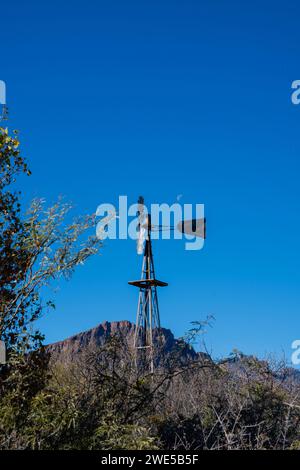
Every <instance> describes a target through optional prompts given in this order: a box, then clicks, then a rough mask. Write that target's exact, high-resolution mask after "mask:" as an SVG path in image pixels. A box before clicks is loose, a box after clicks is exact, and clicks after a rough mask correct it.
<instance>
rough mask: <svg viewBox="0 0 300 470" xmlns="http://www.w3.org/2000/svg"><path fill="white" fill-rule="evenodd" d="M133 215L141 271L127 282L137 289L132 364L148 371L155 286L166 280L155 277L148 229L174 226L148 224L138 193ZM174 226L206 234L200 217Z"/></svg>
mask: <svg viewBox="0 0 300 470" xmlns="http://www.w3.org/2000/svg"><path fill="white" fill-rule="evenodd" d="M137 216H138V227H137V230H138V238H137V253H138V254H139V255H143V263H142V274H141V278H140V279H139V280H137V281H130V282H129V283H128V284H130V285H132V286H135V287H137V288H138V289H139V298H138V306H137V313H136V326H135V334H134V349H135V357H136V365H137V366H139V365H141V366H142V367H143V368H145V367H148V366H149V368H150V372H151V373H153V372H154V365H155V348H156V346H157V339H158V340H159V338H160V335H159V333H160V314H159V305H158V295H157V288H158V287H166V286H168V284H167V283H166V282H163V281H159V280H158V279H157V278H156V276H155V269H154V260H153V252H152V241H151V232H152V231H163V230H175V227H174V226H168V227H166V226H162V225H155V226H154V225H152V224H151V215H150V214H147V213H145V210H144V198H143V197H142V196H140V198H139V200H138V212H137ZM176 228H177V230H179V231H180V232H181V233H186V234H193V235H195V236H199V237H202V238H205V237H206V221H205V219H204V218H202V219H192V220H187V221H180V222H179V223H178V224H177V226H176ZM154 336H155V337H154ZM158 342H159V341H158Z"/></svg>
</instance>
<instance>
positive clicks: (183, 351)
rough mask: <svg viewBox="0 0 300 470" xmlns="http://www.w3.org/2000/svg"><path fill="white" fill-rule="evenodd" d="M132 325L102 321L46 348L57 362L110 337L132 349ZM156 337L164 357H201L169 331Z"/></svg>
mask: <svg viewBox="0 0 300 470" xmlns="http://www.w3.org/2000/svg"><path fill="white" fill-rule="evenodd" d="M134 329H135V325H134V323H131V322H129V321H127V320H124V321H114V322H108V321H104V322H103V323H101V324H100V325H98V326H96V327H95V328H92V329H90V330H87V331H84V332H81V333H77V334H76V335H74V336H71V337H70V338H67V339H65V340H63V341H59V342H57V343H53V344H50V345H48V346H47V350H48V351H49V352H50V354H51V356H52V357H53V358H54V359H55V360H57V361H63V362H65V361H68V360H70V361H72V360H73V359H74V358H75V357H76V355H77V354H79V353H80V352H82V351H84V350H86V349H87V348H89V347H101V346H103V345H104V344H105V342H106V341H107V340H108V339H109V338H111V337H112V336H118V337H121V338H123V340H124V339H125V341H126V343H127V344H128V348H132V346H133V339H134ZM158 335H159V337H160V341H161V344H162V350H163V353H164V354H166V355H171V354H176V356H177V357H179V360H180V362H186V361H189V360H195V359H197V358H200V357H203V353H197V352H196V351H195V350H194V349H193V348H192V347H191V346H190V345H188V344H187V343H185V342H184V340H182V339H176V338H175V337H174V335H173V333H172V332H171V330H169V329H166V328H161V329H160V330H159V334H158V331H155V332H154V342H156V341H157V338H158Z"/></svg>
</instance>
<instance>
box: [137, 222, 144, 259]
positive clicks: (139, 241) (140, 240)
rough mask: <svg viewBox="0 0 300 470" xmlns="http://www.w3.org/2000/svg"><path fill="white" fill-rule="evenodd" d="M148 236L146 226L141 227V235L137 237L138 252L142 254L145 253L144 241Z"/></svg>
mask: <svg viewBox="0 0 300 470" xmlns="http://www.w3.org/2000/svg"><path fill="white" fill-rule="evenodd" d="M145 238H146V229H145V228H144V227H141V228H140V231H139V237H138V239H137V254H138V255H142V254H143V253H144V243H145Z"/></svg>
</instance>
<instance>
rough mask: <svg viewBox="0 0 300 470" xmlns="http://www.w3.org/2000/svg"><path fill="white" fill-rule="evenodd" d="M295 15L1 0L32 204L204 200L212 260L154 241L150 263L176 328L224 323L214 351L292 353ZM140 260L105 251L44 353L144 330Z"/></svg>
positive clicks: (64, 306) (48, 323) (297, 146)
mask: <svg viewBox="0 0 300 470" xmlns="http://www.w3.org/2000/svg"><path fill="white" fill-rule="evenodd" d="M299 13H300V5H299V2H298V1H296V0H294V1H289V0H287V1H285V2H276V1H272V2H271V1H270V2H269V1H263V0H262V1H251V2H250V1H248V2H240V1H226V2H224V1H223V0H215V1H213V0H210V1H209V0H206V1H200V0H199V1H196V0H193V1H189V0H185V1H166V0H160V1H156V0H151V1H145V0H140V1H130V0H128V1H126V2H125V1H123V0H122V1H121V0H119V1H115V0H111V1H109V2H104V1H101V0H100V1H99V0H98V1H90V0H87V1H86V2H79V1H76V0H75V1H72V2H71V1H63V2H62V1H59V2H58V1H56V0H53V1H51V2H50V1H47V0H46V1H44V2H41V1H26V2H24V1H20V0H15V1H14V2H2V5H1V31H0V38H1V68H0V79H2V80H5V81H6V83H7V91H8V105H9V109H10V115H11V118H10V121H9V126H10V128H11V129H12V128H18V129H20V131H21V139H22V148H23V151H24V154H25V155H26V156H27V157H28V159H29V161H30V166H31V169H32V171H33V176H32V177H31V178H30V179H28V180H25V181H23V183H22V189H23V191H24V197H25V200H26V201H29V200H30V199H31V198H32V197H35V196H43V197H45V198H46V199H47V201H48V202H49V203H51V202H53V201H54V200H55V198H56V196H57V195H58V194H63V195H65V196H66V198H67V199H68V200H71V201H73V202H74V204H76V209H75V213H86V212H93V211H95V209H96V207H97V205H98V204H100V203H101V202H116V201H117V197H118V195H119V194H120V195H122V194H127V195H128V197H129V200H130V201H131V202H135V201H136V198H137V196H138V195H140V194H143V195H144V196H145V199H146V201H147V202H167V203H172V202H174V201H175V200H176V196H177V195H178V194H182V195H183V197H182V200H181V201H182V202H186V203H196V202H198V203H204V204H205V209H206V216H207V219H208V238H207V241H206V244H205V248H204V250H202V251H199V252H187V251H185V250H184V248H183V244H182V243H180V242H173V243H172V242H170V243H167V242H165V241H158V242H155V244H154V253H155V260H156V270H157V274H158V277H159V278H161V279H162V280H166V281H168V282H169V287H168V288H167V289H164V290H162V291H161V295H160V307H161V317H162V324H163V326H165V327H167V328H171V329H172V330H173V331H174V333H175V334H176V335H182V334H183V333H184V332H185V331H186V330H187V329H188V328H189V322H190V321H193V320H197V319H203V318H205V317H206V315H208V314H213V315H214V316H215V318H216V321H215V324H214V327H213V329H211V330H210V331H209V333H208V335H207V339H206V340H207V343H208V346H209V348H211V349H212V352H213V354H214V355H215V356H221V355H225V354H228V353H229V352H230V351H231V350H232V349H233V348H238V349H240V350H242V351H243V352H245V353H253V354H258V355H260V356H262V355H264V354H265V353H266V352H275V353H277V354H279V355H280V354H281V353H282V351H285V352H286V354H287V356H290V353H291V350H290V344H291V342H292V341H293V340H294V339H298V338H300V316H299V307H300V289H299V281H300V275H299V269H300V266H299V264H300V263H299V262H300V250H299V240H300V222H299V209H300V197H299V196H300V187H299V170H300V163H299V159H300V133H299V126H300V106H294V105H292V103H291V100H290V95H291V90H290V87H291V82H292V81H293V80H296V79H300V67H299V65H300V64H299V43H300V24H299V18H300V16H299ZM144 165H145V166H146V165H147V168H148V175H147V177H146V175H145V172H144ZM140 262H141V258H140V257H137V255H136V254H135V242H133V241H131V240H128V241H117V242H116V241H109V242H106V243H105V246H104V248H103V250H102V256H101V257H95V258H94V259H92V260H90V261H89V262H88V263H87V264H86V265H85V266H84V267H81V268H79V270H78V271H77V273H76V274H75V276H74V277H73V279H72V280H71V281H70V282H61V283H60V285H59V287H60V290H59V291H58V292H57V293H53V299H54V300H55V302H56V306H57V309H56V311H55V312H53V313H51V315H50V316H49V317H45V318H44V319H43V320H42V321H41V322H40V327H41V328H42V330H43V331H44V333H45V334H46V340H47V341H49V342H50V341H55V340H60V339H63V338H65V337H67V336H70V335H72V334H74V333H76V332H78V331H81V330H85V329H87V328H90V327H93V326H95V325H96V324H98V323H100V322H102V321H104V320H121V319H128V320H132V321H134V319H135V311H136V302H137V292H136V290H135V289H134V288H131V287H130V286H128V285H127V281H128V280H131V279H135V278H137V277H138V275H139V273H140Z"/></svg>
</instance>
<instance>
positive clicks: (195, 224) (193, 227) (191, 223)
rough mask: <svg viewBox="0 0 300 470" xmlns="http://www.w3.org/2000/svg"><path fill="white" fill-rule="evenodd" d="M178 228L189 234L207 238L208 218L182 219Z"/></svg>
mask: <svg viewBox="0 0 300 470" xmlns="http://www.w3.org/2000/svg"><path fill="white" fill-rule="evenodd" d="M177 229H178V230H179V232H181V233H185V234H187V235H194V236H196V237H200V238H206V219H205V218H203V219H191V220H182V221H181V222H179V224H177Z"/></svg>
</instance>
